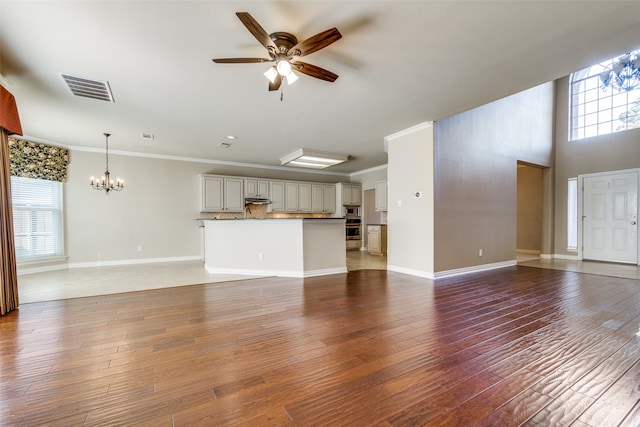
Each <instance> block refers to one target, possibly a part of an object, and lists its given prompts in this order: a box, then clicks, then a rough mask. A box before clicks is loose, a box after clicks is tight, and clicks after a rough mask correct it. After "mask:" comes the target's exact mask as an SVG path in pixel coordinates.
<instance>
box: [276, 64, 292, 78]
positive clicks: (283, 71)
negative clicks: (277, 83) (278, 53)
mask: <svg viewBox="0 0 640 427" xmlns="http://www.w3.org/2000/svg"><path fill="white" fill-rule="evenodd" d="M276 69H277V71H278V74H280V75H281V76H282V77H285V76H288V75H289V73H290V72H291V64H289V61H284V60H283V61H278V63H277V64H276Z"/></svg>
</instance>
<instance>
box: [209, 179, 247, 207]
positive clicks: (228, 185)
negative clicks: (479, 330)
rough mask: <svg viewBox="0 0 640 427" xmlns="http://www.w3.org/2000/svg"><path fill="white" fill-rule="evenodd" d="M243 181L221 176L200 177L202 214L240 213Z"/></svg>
mask: <svg viewBox="0 0 640 427" xmlns="http://www.w3.org/2000/svg"><path fill="white" fill-rule="evenodd" d="M243 190H244V180H243V179H242V178H231V177H230V178H225V177H222V176H214V175H203V176H202V207H201V208H202V209H201V210H202V212H242V211H243V210H244V191H243Z"/></svg>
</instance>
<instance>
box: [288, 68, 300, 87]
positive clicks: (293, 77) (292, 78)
mask: <svg viewBox="0 0 640 427" xmlns="http://www.w3.org/2000/svg"><path fill="white" fill-rule="evenodd" d="M298 78H299V77H298V76H296V75H295V73H294V72H293V71H291V72H290V73H289V74H287V84H289V85H292V84H293V83H294V82H295V81H296V80H298Z"/></svg>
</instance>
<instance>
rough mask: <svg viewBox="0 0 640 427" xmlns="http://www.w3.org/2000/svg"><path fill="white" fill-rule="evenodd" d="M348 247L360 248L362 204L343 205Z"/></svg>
mask: <svg viewBox="0 0 640 427" xmlns="http://www.w3.org/2000/svg"><path fill="white" fill-rule="evenodd" d="M342 212H343V214H344V219H345V237H346V239H347V249H360V246H361V243H362V224H361V223H362V219H361V217H360V206H343V208H342Z"/></svg>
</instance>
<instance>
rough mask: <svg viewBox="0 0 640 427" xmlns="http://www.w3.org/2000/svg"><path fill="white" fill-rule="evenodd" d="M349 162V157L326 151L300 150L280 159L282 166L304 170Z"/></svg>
mask: <svg viewBox="0 0 640 427" xmlns="http://www.w3.org/2000/svg"><path fill="white" fill-rule="evenodd" d="M347 160H349V155H347V154H340V153H329V152H326V151H317V150H309V149H307V148H300V149H298V150H296V151H294V152H293V153H291V154H289V155H287V156H284V157H282V158H281V159H280V164H282V165H290V166H298V167H303V168H312V169H324V168H328V167H329V166H334V165H337V164H340V163H343V162H346V161H347Z"/></svg>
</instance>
